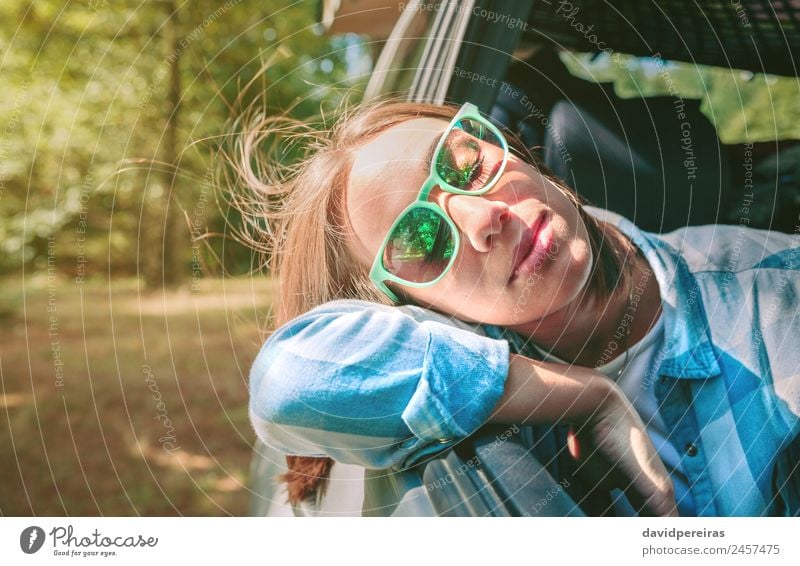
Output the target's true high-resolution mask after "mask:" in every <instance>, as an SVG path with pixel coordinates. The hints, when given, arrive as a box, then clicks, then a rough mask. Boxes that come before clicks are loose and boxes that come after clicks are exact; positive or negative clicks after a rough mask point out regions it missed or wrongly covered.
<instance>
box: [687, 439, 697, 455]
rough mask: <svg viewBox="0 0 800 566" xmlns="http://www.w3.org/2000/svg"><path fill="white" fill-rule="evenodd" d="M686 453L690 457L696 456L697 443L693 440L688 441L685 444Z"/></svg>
mask: <svg viewBox="0 0 800 566" xmlns="http://www.w3.org/2000/svg"><path fill="white" fill-rule="evenodd" d="M686 454H687V455H688V456H690V457H692V458H694V457H695V456H697V444H695V443H694V442H689V443H688V444H687V445H686Z"/></svg>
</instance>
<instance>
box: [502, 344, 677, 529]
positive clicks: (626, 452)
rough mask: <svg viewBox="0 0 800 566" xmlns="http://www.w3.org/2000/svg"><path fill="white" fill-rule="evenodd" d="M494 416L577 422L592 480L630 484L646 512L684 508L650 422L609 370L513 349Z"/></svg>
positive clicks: (534, 421)
mask: <svg viewBox="0 0 800 566" xmlns="http://www.w3.org/2000/svg"><path fill="white" fill-rule="evenodd" d="M490 420H491V421H493V422H498V423H508V424H510V423H521V424H542V423H555V422H566V423H570V424H573V425H574V426H575V427H576V429H577V430H578V434H577V438H578V440H579V443H580V445H581V446H582V448H583V450H582V452H583V454H581V455H580V459H581V461H585V464H586V465H585V468H586V471H587V474H586V475H587V476H589V478H591V479H590V481H597V482H598V483H599V485H598V487H601V488H602V489H612V488H615V487H616V488H620V489H623V490H625V492H626V494H627V495H628V497H629V500H630V501H631V503H632V504H633V505H635V506H637V507H638V508H639V510H640V511H641V512H642V513H643V514H649V515H658V516H675V515H677V514H678V513H677V509H676V506H675V495H674V488H673V486H672V481H671V480H670V478H669V475H668V474H667V471H666V469H665V468H664V464H663V463H662V462H661V458H659V456H658V454H657V453H656V450H655V448H654V447H653V444H652V442H650V437H649V436H648V435H647V431H646V430H645V425H644V423H643V422H642V420H641V418H639V415H638V414H637V413H636V410H635V409H634V408H633V406H632V405H631V403H630V401H628V399H627V397H625V394H624V393H623V392H622V390H621V389H620V388H619V386H617V384H616V383H614V382H613V381H611V380H610V379H609V378H607V377H606V376H604V375H603V374H601V373H599V372H597V371H595V370H593V369H589V368H585V367H581V366H567V365H563V364H554V363H549V362H540V361H536V360H531V359H530V358H526V357H524V356H518V355H512V357H511V363H510V365H509V371H508V377H507V379H506V383H505V389H504V391H503V396H502V397H501V398H500V401H499V402H498V404H497V406H496V407H495V410H494V412H493V414H492V417H491V419H490ZM589 478H587V479H589Z"/></svg>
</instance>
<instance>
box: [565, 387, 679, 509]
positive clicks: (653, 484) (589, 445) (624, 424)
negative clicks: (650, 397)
mask: <svg viewBox="0 0 800 566" xmlns="http://www.w3.org/2000/svg"><path fill="white" fill-rule="evenodd" d="M570 444H571V446H570V452H571V453H572V455H573V456H574V457H576V459H577V460H578V461H579V462H580V468H579V470H578V475H579V476H582V477H584V478H585V479H586V480H587V481H588V482H592V483H594V484H596V485H597V487H598V488H599V489H604V490H607V491H610V490H612V489H615V488H616V489H621V490H622V491H623V492H625V494H626V495H627V496H628V500H629V501H630V502H631V504H632V505H633V506H634V507H635V508H636V509H637V510H638V511H639V512H640V514H642V515H649V516H664V517H666V516H677V515H678V511H677V508H676V506H675V492H674V488H673V485H672V480H671V479H670V477H669V475H668V473H667V470H666V468H665V467H664V464H663V462H662V461H661V458H660V457H659V456H658V453H657V452H656V450H655V448H654V447H653V444H652V443H651V442H650V437H649V436H648V434H647V431H646V429H645V425H644V423H643V422H642V420H641V418H640V417H639V415H638V413H637V412H636V410H635V409H634V408H633V406H632V405H631V403H630V402H629V401H628V399H627V397H625V394H624V393H622V391H621V390H619V387H617V386H616V384H614V387H613V388H612V391H611V392H610V394H609V396H608V398H607V399H606V401H605V402H604V403H603V405H601V407H600V408H599V410H598V411H597V413H596V414H595V415H593V416H591V417H590V418H589V419H588V420H587V421H586V423H584V424H583V425H582V426H581V427H580V428H578V430H577V433H575V435H574V437H573V438H572V439H571V442H570Z"/></svg>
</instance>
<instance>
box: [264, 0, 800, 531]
mask: <svg viewBox="0 0 800 566" xmlns="http://www.w3.org/2000/svg"><path fill="white" fill-rule="evenodd" d="M407 4H408V6H406V9H405V10H404V11H403V12H402V13H401V14H400V15H399V18H398V19H397V21H396V23H395V24H394V27H393V28H392V32H391V33H390V34H389V36H388V38H386V40H385V42H384V44H383V47H382V51H381V54H380V56H379V57H378V60H377V62H376V64H375V68H374V71H373V74H372V77H371V80H370V82H369V84H368V85H367V88H366V98H368V99H369V98H372V97H374V96H380V95H385V94H387V93H401V94H402V95H403V96H405V97H406V98H408V99H409V100H417V101H430V102H437V103H441V102H445V101H447V102H453V103H457V104H460V103H463V102H465V101H471V102H473V103H475V104H477V105H478V106H479V107H480V108H481V110H483V111H484V112H485V113H486V114H487V115H489V116H490V117H491V118H492V119H493V120H494V121H496V122H497V123H498V124H499V125H501V126H503V127H504V128H506V129H508V130H510V131H512V132H514V133H516V134H518V135H519V137H520V138H521V139H522V140H523V141H524V142H525V144H526V146H527V147H529V148H530V149H531V150H532V151H533V152H534V153H535V155H537V156H538V157H539V159H540V160H541V162H542V163H544V164H545V165H546V167H547V168H549V169H550V170H551V171H552V172H553V173H555V174H556V175H557V176H559V177H560V178H562V179H564V180H565V182H566V183H567V184H568V185H570V186H571V187H572V188H574V189H575V190H576V191H577V192H578V193H579V194H580V195H582V196H583V197H585V198H586V199H587V200H588V201H589V202H591V203H592V204H594V205H596V206H598V207H601V208H606V209H609V210H612V211H614V212H617V213H619V214H621V215H623V216H625V217H627V218H630V219H632V220H634V222H635V223H636V224H637V225H638V226H640V227H642V228H643V229H645V230H648V231H653V232H668V231H671V230H674V229H677V228H679V227H683V226H687V225H702V224H711V223H731V222H735V221H736V219H737V217H738V216H737V213H738V208H739V207H741V204H742V203H741V186H740V185H741V174H740V173H739V172H737V170H736V167H737V166H740V164H741V155H742V152H743V151H744V148H743V147H742V146H741V145H726V144H723V143H722V142H721V141H720V139H719V137H718V135H717V131H716V129H715V127H714V125H713V124H712V123H711V121H709V119H708V118H707V117H706V116H705V115H704V114H703V113H702V112H701V103H700V101H699V100H695V99H688V98H687V99H683V98H680V97H679V96H657V97H650V98H641V97H640V98H621V97H620V96H618V94H617V93H616V92H615V90H614V87H613V85H612V84H611V83H603V82H591V81H587V80H584V79H581V78H578V77H576V76H573V75H572V74H571V73H570V71H569V70H568V69H567V67H566V66H565V65H564V63H563V62H562V59H561V58H560V57H559V51H561V50H565V49H567V50H574V51H579V52H588V53H592V52H594V53H596V54H597V56H607V55H608V53H609V51H608V50H611V52H613V53H625V54H629V55H634V56H642V57H645V56H649V57H652V56H653V55H654V54H657V55H658V56H657V58H656V62H658V61H659V60H663V61H673V60H674V61H684V62H688V63H694V64H703V65H715V66H721V67H725V68H728V69H736V70H746V71H750V72H752V73H771V74H776V75H784V76H797V69H796V66H795V61H796V58H795V56H796V55H800V47H798V46H800V0H792V1H784V2H780V3H775V2H773V3H769V2H766V1H745V0H743V1H742V2H740V3H732V2H711V1H698V2H692V3H690V2H683V1H682V0H661V1H660V2H657V3H649V2H647V3H645V2H640V1H636V0H630V1H623V0H619V1H616V2H613V3H610V2H603V1H591V0H571V1H570V2H565V1H561V2H556V1H554V2H538V1H533V0H531V1H511V0H501V1H493V2H491V3H490V2H488V1H482V2H481V1H471V2H464V1H452V2H447V1H444V2H440V3H438V4H439V8H438V9H437V10H435V11H431V10H425V9H422V8H421V7H420V4H421V3H419V2H408V3H407ZM737 6H744V8H742V10H744V12H743V11H742V10H739V9H738V8H737ZM482 11H483V12H482ZM488 11H492V12H495V13H502V14H505V15H506V16H507V17H505V18H504V19H503V20H502V21H495V22H493V21H491V20H492V18H490V17H481V16H480V15H481V14H482V13H484V12H486V13H488ZM743 14H744V16H745V17H747V18H748V21H749V22H751V23H752V27H751V29H750V30H749V31H748V33H743V32H742V29H743V25H742V22H743V21H742V17H743ZM511 23H513V25H510V24H511ZM578 23H579V24H580V25H577V24H578ZM339 25H345V27H346V22H345V23H344V24H341V22H340V23H339ZM589 26H592V33H591V35H590V34H587V32H586V29H587V28H588V27H589ZM634 31H635V33H634ZM593 38H595V39H593ZM596 38H602V39H603V44H602V48H603V49H602V51H603V52H605V53H602V52H601V50H599V49H598V46H599V45H600V44H599V42H598V41H597V39H596ZM462 70H468V71H469V72H461V71H462ZM657 70H658V68H657ZM476 76H478V77H480V76H488V77H494V78H497V80H495V81H490V80H486V81H480V80H475V78H474V77H476ZM687 131H688V132H689V134H687V133H686V132H687ZM687 138H688V141H685V140H687ZM795 146H796V142H794V141H792V140H775V141H774V142H764V143H761V144H754V146H753V147H752V149H751V151H752V152H753V154H754V156H755V159H756V160H763V161H764V162H767V161H768V160H772V161H769V163H772V162H775V163H776V165H775V166H774V167H771V168H770V167H766V168H765V170H767V171H768V172H770V171H771V173H770V174H771V177H770V176H769V175H768V176H767V177H765V178H763V179H762V180H761V186H763V187H766V189H762V190H764V191H766V193H767V194H766V197H768V198H769V199H771V206H769V207H767V209H766V211H767V212H765V213H764V214H763V215H762V216H761V217H759V218H757V219H756V220H755V222H756V225H755V227H761V228H770V229H777V230H782V231H787V232H791V231H792V230H793V229H794V224H796V219H797V218H798V212H800V199H799V198H797V195H798V194H800V191H798V190H797V187H798V186H800V174H797V175H795V177H794V178H787V177H786V171H787V170H791V169H787V167H789V166H788V165H787V166H786V167H783V166H780V165H779V159H780V157H781V156H783V155H787V151H788V150H789V149H791V148H794V147H795ZM737 164H738V165H737ZM795 171H796V169H795ZM779 185H780V186H781V187H782V188H781V189H780V190H778V189H777V187H779ZM784 186H788V187H789V188H783V187H784ZM770 187H771V188H772V190H769V189H770ZM553 454H557V456H556V457H553V456H552V455H553ZM575 468H576V465H575V462H574V461H573V459H572V457H571V456H570V455H569V451H568V450H567V439H566V430H565V428H564V427H563V426H561V425H553V426H547V427H545V426H538V427H513V428H512V429H509V428H508V427H497V426H485V427H484V428H482V429H481V430H479V431H478V432H477V433H476V434H474V435H473V436H471V437H470V438H467V439H464V440H463V441H461V442H459V443H458V444H457V445H456V446H455V447H454V448H452V449H450V450H447V451H445V452H443V453H440V454H438V455H437V456H436V457H433V458H431V459H429V460H428V461H426V462H424V463H422V464H420V465H418V466H416V467H415V468H413V469H410V470H406V471H403V472H391V471H386V470H364V469H361V468H358V467H356V466H347V465H342V464H336V465H334V470H333V472H332V475H331V479H330V481H329V485H328V488H327V491H326V494H325V495H324V496H322V497H320V498H318V500H317V501H315V502H309V504H308V505H307V506H305V505H304V506H301V507H302V508H301V507H296V508H291V507H289V506H288V505H286V504H285V503H282V502H283V501H285V498H284V497H283V495H282V494H281V492H280V486H279V484H276V483H275V481H274V478H275V477H276V475H278V474H280V473H281V471H283V470H284V469H285V463H284V458H283V456H282V455H281V454H279V453H278V452H276V451H275V450H274V449H272V448H270V447H268V446H265V445H264V444H262V443H260V442H258V443H257V445H256V447H255V449H254V455H253V461H252V467H251V489H252V491H253V497H252V498H251V514H252V515H256V516H265V515H292V514H294V515H326V514H328V515H381V516H389V515H393V516H433V515H439V516H531V515H534V516H581V515H591V516H598V515H608V516H614V515H631V514H633V511H632V508H631V507H630V505H629V503H628V502H627V500H626V499H625V497H624V495H622V494H621V493H619V492H611V493H609V492H602V490H598V489H593V488H592V486H587V485H585V484H584V483H582V482H581V481H580V478H579V477H578V476H577V475H576V469H575ZM556 495H558V496H557V497H556Z"/></svg>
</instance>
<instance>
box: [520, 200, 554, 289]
mask: <svg viewBox="0 0 800 566" xmlns="http://www.w3.org/2000/svg"><path fill="white" fill-rule="evenodd" d="M552 246H553V229H552V227H551V226H550V216H549V215H548V214H546V213H543V214H541V215H540V216H539V217H538V218H537V219H536V222H534V224H533V226H532V227H530V228H528V229H527V230H525V232H524V233H523V235H522V239H521V240H520V243H519V245H518V246H517V249H516V252H515V254H514V268H513V270H512V273H511V279H510V281H511V282H513V281H515V280H516V279H517V278H518V277H520V276H521V275H527V274H530V273H535V272H537V271H539V270H541V268H542V266H543V265H544V264H545V262H546V261H547V259H548V256H549V255H550V252H551V248H552Z"/></svg>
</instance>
